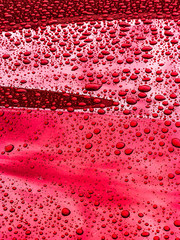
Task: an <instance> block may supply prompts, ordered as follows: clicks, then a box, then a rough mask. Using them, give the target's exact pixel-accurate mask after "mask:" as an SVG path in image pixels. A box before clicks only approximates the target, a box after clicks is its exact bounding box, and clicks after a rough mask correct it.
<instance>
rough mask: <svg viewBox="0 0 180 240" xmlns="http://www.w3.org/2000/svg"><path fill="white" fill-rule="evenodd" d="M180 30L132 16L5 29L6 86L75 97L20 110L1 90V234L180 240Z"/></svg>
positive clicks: (1, 51) (3, 70)
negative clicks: (99, 102) (59, 103)
mask: <svg viewBox="0 0 180 240" xmlns="http://www.w3.org/2000/svg"><path fill="white" fill-rule="evenodd" d="M179 31H180V24H179V22H178V21H174V20H163V19H153V20H150V21H148V22H146V21H145V20H134V19H132V20H129V21H127V20H123V21H122V20H109V21H108V20H104V21H86V22H81V23H69V24H65V25H64V24H62V25H61V24H58V25H51V26H46V27H41V28H38V30H33V29H31V28H28V29H23V30H16V31H14V32H8V33H7V32H2V34H1V35H0V42H1V49H0V57H1V69H0V70H1V77H0V85H1V86H2V87H12V88H15V89H19V88H20V89H22V88H23V89H41V90H46V91H57V92H63V91H64V92H65V93H68V94H69V96H70V97H71V100H69V99H68V101H66V99H64V98H63V100H62V101H63V106H65V107H64V109H61V108H62V106H57V104H54V103H53V102H54V101H55V100H54V99H53V100H52V98H51V99H50V98H49V99H46V100H45V101H46V103H47V107H44V105H41V103H42V102H41V101H40V100H39V99H38V97H39V95H37V96H36V97H37V99H36V97H34V95H33V97H32V96H31V95H28V96H27V93H26V92H25V93H24V95H23V96H22V98H23V101H25V102H26V103H27V106H31V108H26V107H25V108H22V107H20V106H22V105H21V104H20V101H19V100H17V99H18V96H19V95H17V93H16V91H15V92H11V91H10V89H9V90H8V89H7V90H6V92H3V91H1V99H0V101H1V104H0V105H1V112H0V123H1V125H0V139H1V144H0V153H1V157H0V174H1V175H0V180H1V181H0V191H1V195H0V197H1V203H2V204H1V205H0V239H5V240H11V239H18V240H19V239H53V240H55V239H74V240H75V239H78V240H79V239H83V240H94V239H95V240H96V239H97V240H98V239H107V240H110V239H121V240H122V239H135V240H139V239H144V238H145V239H149V240H150V239H155V240H158V239H176V240H177V239H179V225H180V220H179V214H178V211H179V199H178V196H179V174H180V171H179V154H180V150H179V148H180V132H179V127H180V120H179V83H180V78H179V49H180V45H179ZM73 94H77V95H78V96H82V95H83V96H85V95H86V96H90V98H91V99H94V98H95V99H99V98H100V99H108V100H112V101H113V102H114V103H113V104H111V106H108V107H107V106H106V104H104V105H101V106H98V107H96V108H94V107H93V106H89V105H87V104H86V102H83V103H82V101H80V98H79V97H77V99H75V100H73V96H74V95H73ZM11 99H12V101H10V100H11ZM81 100H82V99H81ZM43 101H44V100H43ZM73 101H77V105H78V106H81V107H80V108H78V109H77V108H75V107H74V108H73V106H74V105H73ZM32 102H33V104H31V103H32ZM49 102H50V103H51V104H50V105H52V106H50V107H49V105H48V104H49ZM14 104H17V105H16V106H15V105H14ZM18 104H20V105H18ZM112 105H113V106H112ZM54 106H56V107H54ZM37 107H38V109H37ZM50 109H52V110H54V111H52V110H50Z"/></svg>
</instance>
